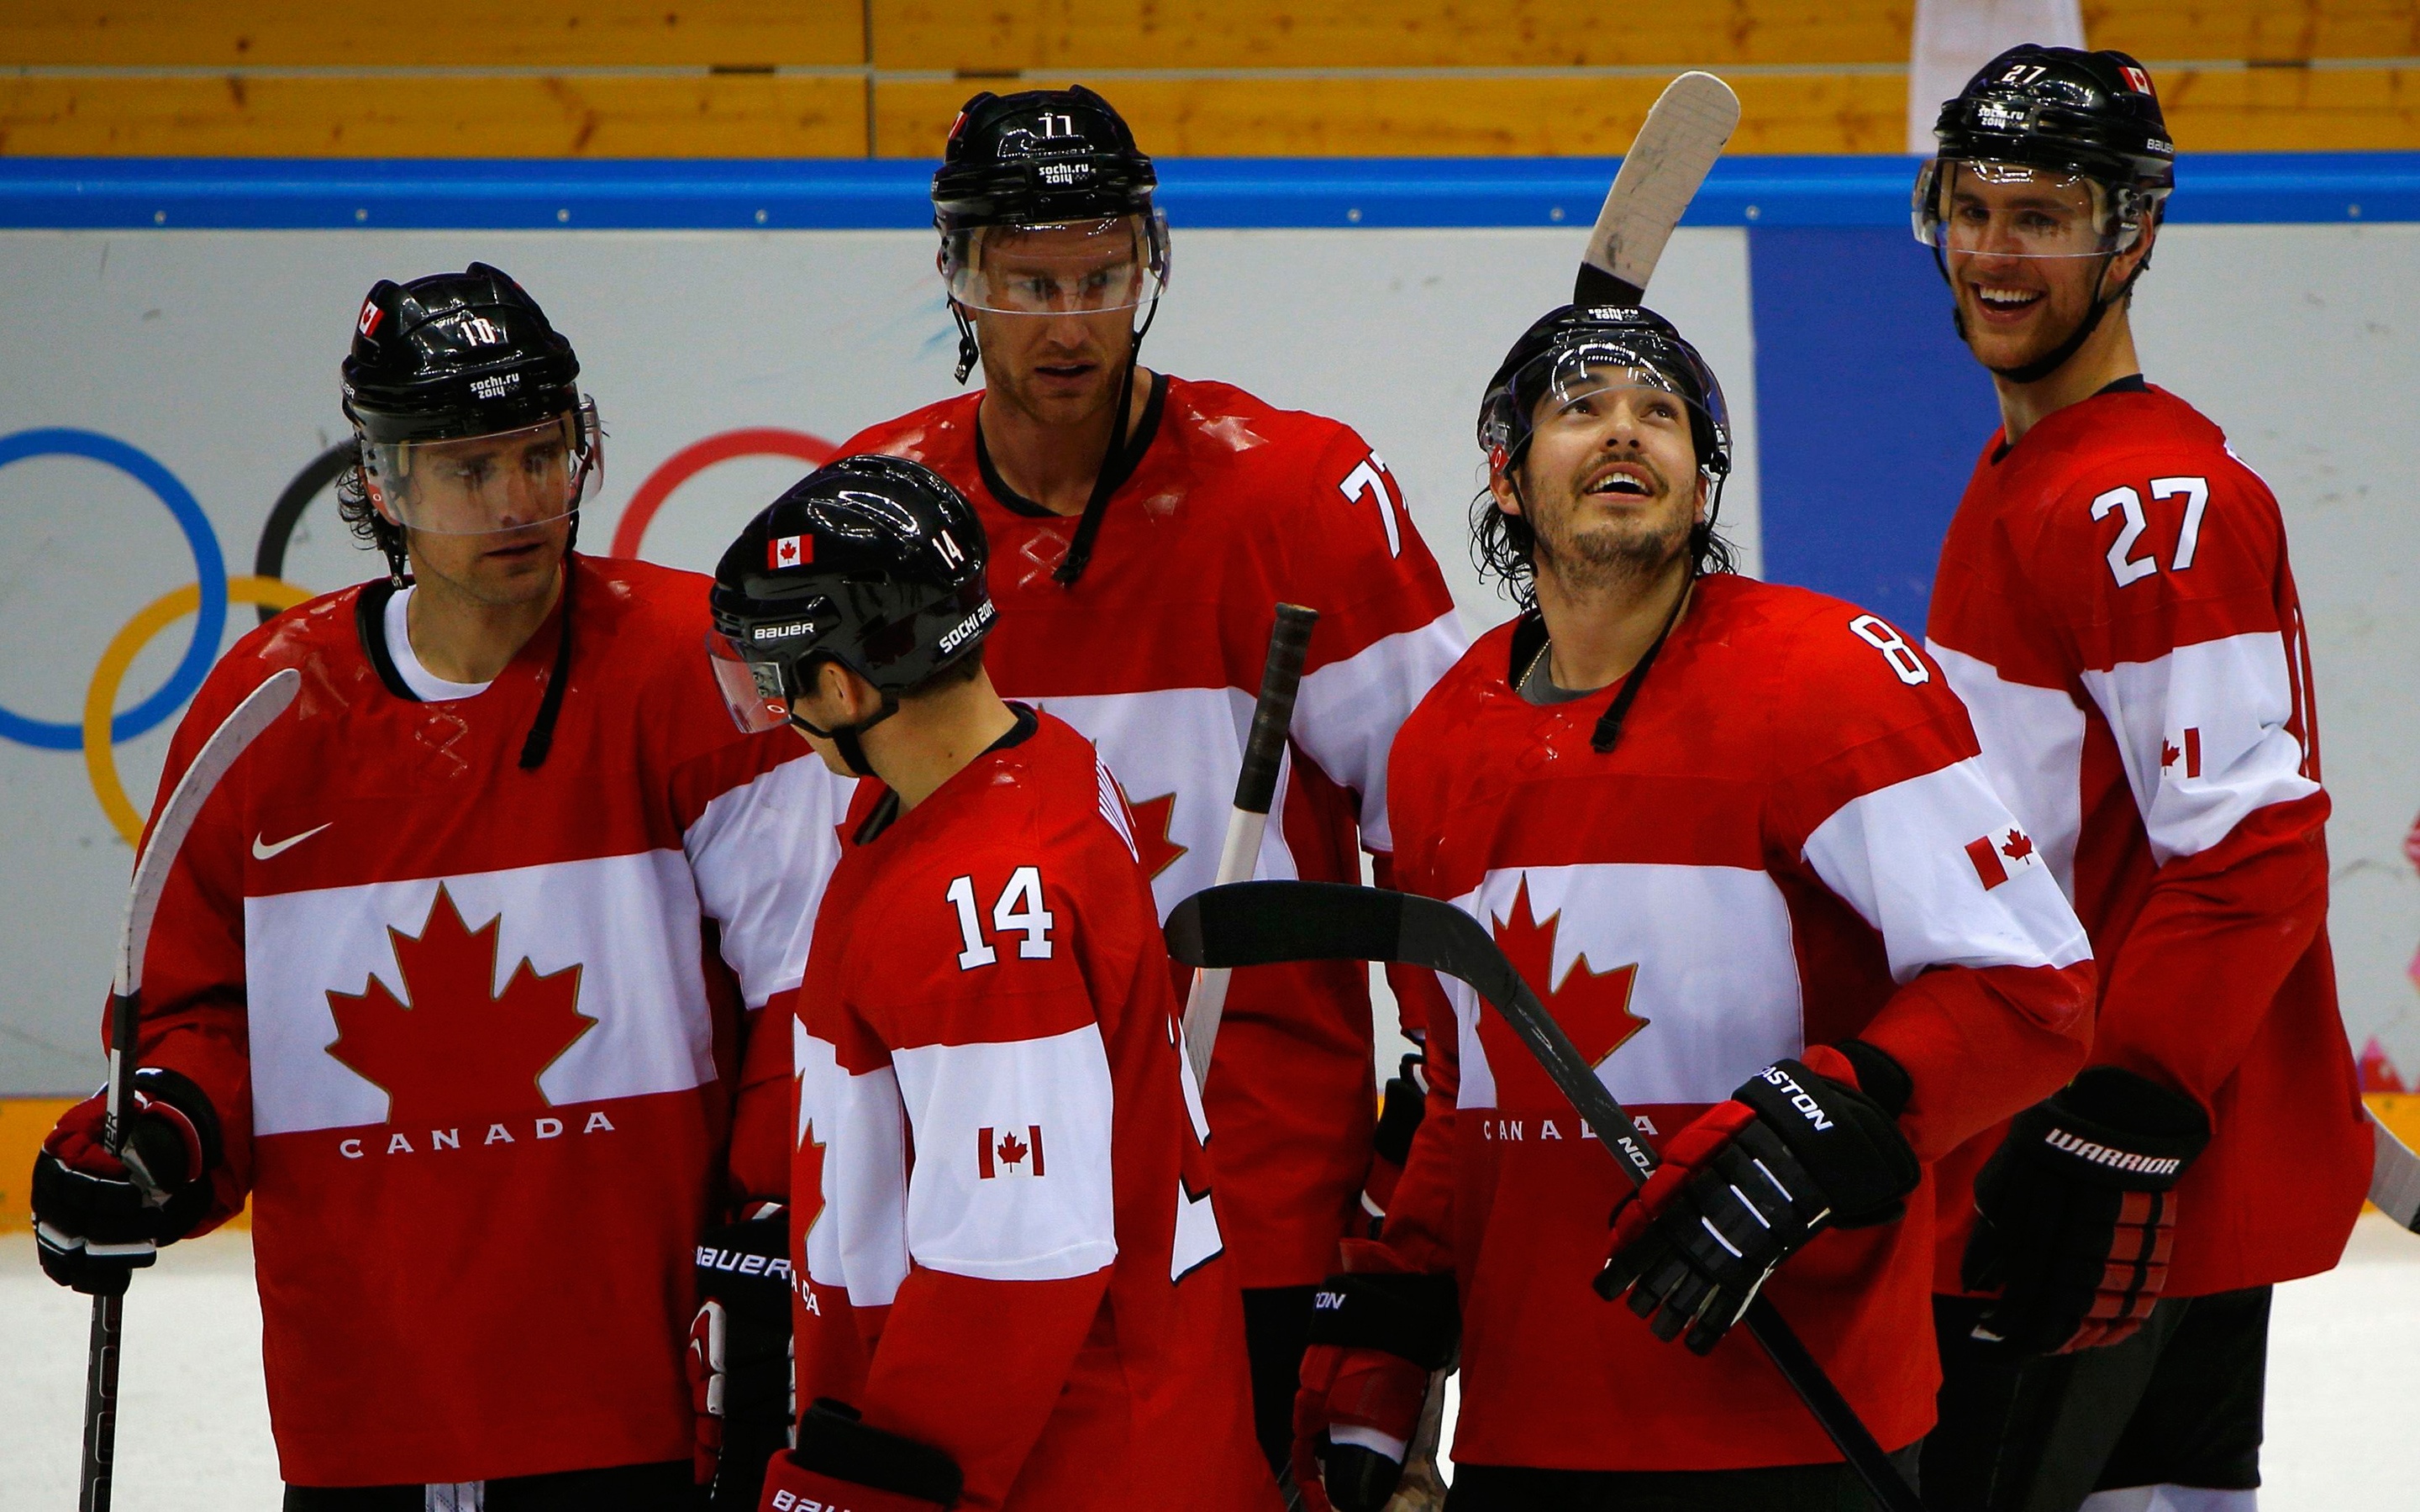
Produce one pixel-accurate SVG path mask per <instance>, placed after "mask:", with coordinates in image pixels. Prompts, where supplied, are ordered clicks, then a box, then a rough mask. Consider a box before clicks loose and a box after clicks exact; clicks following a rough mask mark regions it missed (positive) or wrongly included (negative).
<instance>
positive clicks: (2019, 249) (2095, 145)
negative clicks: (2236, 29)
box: [1909, 43, 2177, 383]
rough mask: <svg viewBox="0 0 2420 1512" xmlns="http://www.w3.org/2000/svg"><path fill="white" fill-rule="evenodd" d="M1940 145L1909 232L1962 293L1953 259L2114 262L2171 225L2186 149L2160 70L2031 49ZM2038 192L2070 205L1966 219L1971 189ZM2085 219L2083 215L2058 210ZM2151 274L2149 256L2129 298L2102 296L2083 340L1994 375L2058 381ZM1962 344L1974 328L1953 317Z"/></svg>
mask: <svg viewBox="0 0 2420 1512" xmlns="http://www.w3.org/2000/svg"><path fill="white" fill-rule="evenodd" d="M1933 135H1934V137H1935V138H1937V139H1938V140H1939V142H1940V144H1941V147H1940V150H1939V152H1938V153H1936V154H1935V155H1934V156H1933V157H1932V158H1931V159H1930V160H1929V161H1927V162H1925V164H1924V166H1923V167H1922V168H1920V169H1918V170H1917V171H1916V191H1915V193H1914V195H1913V196H1912V198H1911V202H1910V205H1909V219H1910V221H1911V223H1912V224H1913V226H1914V228H1915V231H1916V239H1917V240H1918V241H1921V242H1923V243H1924V244H1925V245H1927V246H1929V247H1931V249H1932V256H1933V263H1934V266H1935V267H1937V268H1938V269H1939V270H1940V271H1941V276H1942V278H1943V280H1944V281H1945V282H1948V281H1949V279H1950V274H1949V258H1950V257H1951V256H1953V255H1961V254H1965V255H1988V256H1992V257H2095V258H2098V259H2100V266H2101V270H2102V272H2103V273H2105V272H2106V270H2107V269H2108V266H2109V261H2110V259H2112V258H2114V257H2116V256H2118V255H2120V254H2122V253H2125V252H2127V251H2129V250H2130V249H2132V248H2133V247H2135V246H2136V245H2138V244H2139V243H2140V242H2141V241H2142V240H2143V239H2144V237H2145V236H2146V235H2147V234H2148V233H2149V230H2150V229H2151V228H2153V227H2156V226H2157V225H2158V224H2159V221H2160V214H2161V208H2162V206H2163V205H2164V203H2165V201H2166V199H2167V196H2168V193H2169V191H2171V190H2172V189H2174V188H2175V187H2176V181H2177V176H2176V159H2177V149H2176V144H2175V143H2174V142H2173V141H2171V140H2170V139H2169V137H2168V127H2167V122H2166V120H2165V119H2164V117H2163V116H2162V114H2161V111H2160V100H2159V96H2158V95H2156V94H2155V93H2153V92H2152V88H2151V75H2150V72H2149V70H2148V69H2145V68H2144V67H2143V65H2142V64H2141V63H2139V62H2137V61H2136V60H2135V59H2134V58H2133V56H2131V55H2130V54H2125V53H2119V52H2116V51H2114V50H2107V49H2104V50H2102V51H2101V52H2097V53H2087V52H2085V51H2083V50H2081V49H2078V48H2072V47H2040V46H2036V45H2034V44H2031V43H2027V44H2025V45H2023V46H2019V47H2012V48H2009V50H2008V51H2007V52H2005V53H2002V54H2000V55H1999V56H1998V57H1995V58H1993V60H1992V61H1991V62H1989V63H1987V64H1985V65H1983V68H1982V69H1981V70H1980V71H1979V72H1978V73H1977V74H1976V75H1975V77H1974V78H1972V79H1970V80H1968V81H1967V82H1966V87H1965V88H1963V89H1962V90H1960V91H1959V93H1958V95H1957V97H1956V98H1955V99H1952V100H1946V101H1944V102H1943V104H1942V107H1941V115H1940V117H1939V120H1938V122H1937V123H1936V124H1935V126H1934V127H1933ZM1967 179H1973V180H1976V181H1978V182H1980V183H1996V184H2001V185H2008V184H2010V183H2031V184H2039V185H2041V186H2044V187H2045V188H2049V189H2053V190H2069V191H2071V190H2073V189H2075V188H2079V187H2080V188H2082V189H2084V190H2086V192H2087V193H2084V194H2081V195H2079V194H2075V193H2062V194H2059V195H2057V196H2055V198H2053V199H2052V201H2051V202H2050V204H2049V205H2048V206H2047V207H2043V208H2033V207H2024V206H2011V207H2009V208H2008V209H2006V210H2004V211H1994V210H1993V209H1992V208H1989V207H1988V206H1986V205H1984V204H1983V203H1981V201H1980V198H1979V196H1973V195H1970V196H1968V203H1967V204H1966V205H1965V206H1964V207H1963V208H1962V207H1961V206H1960V204H1959V186H1960V184H1961V183H1962V181H1964V180H1967ZM2062 200H2063V201H2066V202H2068V203H2071V204H2074V205H2076V206H2079V207H2081V206H2086V205H2088V206H2089V207H2090V208H2089V209H2088V210H2085V209H2078V210H2077V211H2074V212H2072V213H2071V212H2068V211H2064V210H2061V209H2059V208H2057V207H2058V204H2059V202H2060V201H2062ZM2149 265H2150V259H2149V256H2148V255H2147V256H2145V258H2144V259H2143V261H2142V262H2141V263H2139V264H2137V265H2136V267H2135V269H2134V270H2133V272H2132V273H2131V274H2130V275H2128V277H2127V279H2126V282H2125V284H2124V285H2121V286H2120V287H2119V288H2118V289H2117V290H2116V291H2114V292H2112V293H2108V294H2102V293H2100V292H2099V285H2098V284H2097V282H2096V285H2095V295H2094V299H2093V302H2092V307H2091V309H2090V310H2089V311H2088V312H2087V313H2086V315H2085V316H2084V318H2083V319H2082V320H2080V321H2079V322H2077V325H2076V328H2075V330H2074V331H2072V332H2070V333H2069V334H2068V336H2067V337H2066V339H2065V340H2063V341H2062V342H2060V343H2059V344H2058V345H2057V346H2056V347H2054V348H2053V349H2052V350H2051V351H2049V352H2048V353H2046V354H2045V355H2043V356H2042V357H2040V358H2039V359H2037V360H2035V361H2033V362H2030V363H2023V364H2020V365H2018V366H2015V367H2009V368H2001V369H1996V371H1998V372H1999V374H2000V376H2001V377H2003V378H2009V379H2010V380H2012V381H2015V382H2019V383H2030V382H2033V381H2035V380H2037V379H2039V378H2046V377H2048V376H2049V375H2050V374H2052V373H2054V372H2055V371H2057V370H2058V368H2059V367H2061V366H2063V365H2064V364H2065V363H2066V362H2067V360H2068V359H2069V358H2071V357H2073V356H2074V355H2075V354H2076V352H2077V351H2079V350H2081V349H2082V347H2083V346H2084V343H2085V341H2086V338H2088V337H2089V336H2090V335H2091V334H2092V332H2093V331H2094V330H2095V329H2096V328H2097V327H2098V326H2099V325H2100V324H2101V318H2102V316H2103V315H2104V314H2105V313H2106V312H2107V310H2108V308H2109V307H2110V306H2111V305H2113V304H2115V303H2118V301H2122V300H2123V299H2125V297H2126V294H2127V292H2128V290H2130V289H2132V288H2133V281H2134V279H2136V278H2139V277H2141V276H2142V272H2143V270H2144V269H2145V268H2148V267H2149ZM1953 319H1955V320H1956V321H1957V323H1958V330H1959V335H1960V337H1961V339H1963V337H1964V335H1965V324H1964V317H1963V316H1959V315H1956V314H1955V313H1954V312H1953Z"/></svg>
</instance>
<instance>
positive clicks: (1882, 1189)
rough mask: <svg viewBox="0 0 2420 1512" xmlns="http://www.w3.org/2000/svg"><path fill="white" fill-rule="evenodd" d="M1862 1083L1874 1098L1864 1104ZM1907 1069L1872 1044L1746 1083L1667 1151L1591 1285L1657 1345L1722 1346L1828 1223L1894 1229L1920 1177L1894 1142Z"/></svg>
mask: <svg viewBox="0 0 2420 1512" xmlns="http://www.w3.org/2000/svg"><path fill="white" fill-rule="evenodd" d="M1861 1086H1862V1087H1869V1088H1874V1090H1875V1094H1876V1095H1871V1096H1869V1095H1868V1093H1867V1092H1866V1091H1864V1090H1861ZM1907 1090H1908V1080H1907V1072H1904V1071H1902V1070H1900V1066H1899V1063H1898V1062H1897V1061H1895V1060H1893V1059H1891V1058H1890V1057H1888V1056H1886V1055H1885V1054H1884V1053H1883V1052H1882V1051H1880V1050H1877V1049H1875V1048H1874V1047H1873V1046H1871V1045H1869V1044H1865V1043H1862V1042H1861V1041H1850V1042H1849V1044H1848V1045H1847V1046H1845V1047H1843V1048H1842V1049H1838V1050H1836V1049H1833V1048H1832V1047H1830V1046H1828V1045H1817V1046H1815V1047H1814V1048H1812V1049H1810V1050H1808V1051H1807V1059H1806V1060H1805V1061H1803V1062H1801V1061H1796V1060H1780V1061H1776V1062H1775V1063H1774V1064H1772V1065H1770V1066H1767V1067H1766V1068H1765V1069H1764V1070H1763V1071H1761V1072H1758V1073H1757V1074H1756V1075H1754V1076H1751V1077H1749V1078H1748V1079H1747V1081H1746V1082H1745V1083H1744V1084H1743V1085H1742V1086H1741V1087H1740V1088H1739V1090H1737V1091H1735V1092H1733V1093H1732V1094H1731V1100H1730V1102H1728V1103H1717V1104H1715V1105H1714V1107H1713V1108H1711V1109H1709V1110H1708V1111H1707V1112H1706V1113H1705V1114H1704V1115H1703V1116H1702V1117H1700V1118H1699V1119H1698V1120H1697V1121H1696V1122H1694V1123H1692V1124H1690V1125H1689V1126H1688V1127H1687V1128H1685V1129H1683V1130H1682V1131H1681V1132H1680V1133H1679V1134H1675V1135H1674V1136H1673V1138H1672V1142H1671V1144H1670V1145H1668V1147H1666V1149H1665V1150H1664V1164H1663V1165H1659V1166H1657V1167H1656V1169H1655V1174H1654V1175H1652V1176H1651V1177H1649V1178H1648V1179H1647V1184H1646V1185H1644V1186H1642V1187H1639V1188H1637V1189H1636V1190H1635V1191H1632V1192H1630V1193H1626V1194H1624V1195H1623V1196H1622V1198H1621V1201H1620V1202H1618V1203H1616V1204H1615V1205H1614V1210H1613V1242H1612V1246H1611V1253H1610V1254H1609V1255H1608V1257H1606V1263H1605V1269H1604V1271H1602V1272H1601V1273H1598V1275H1597V1278H1596V1289H1597V1294H1598V1295H1600V1296H1602V1297H1604V1298H1605V1299H1606V1301H1608V1302H1610V1301H1612V1300H1613V1299H1614V1298H1616V1297H1619V1296H1621V1294H1622V1292H1624V1291H1625V1290H1626V1291H1628V1292H1629V1293H1630V1310H1631V1311H1632V1312H1635V1313H1637V1315H1638V1316H1639V1317H1641V1318H1644V1319H1648V1326H1649V1327H1650V1328H1652V1329H1653V1330H1654V1331H1655V1336H1656V1337H1657V1338H1660V1339H1669V1338H1671V1337H1672V1336H1673V1335H1677V1334H1679V1333H1680V1332H1681V1331H1682V1330H1683V1329H1684V1328H1685V1329H1687V1330H1688V1340H1687V1342H1688V1346H1689V1348H1690V1349H1691V1350H1694V1351H1696V1352H1697V1353H1699V1354H1704V1353H1705V1352H1707V1351H1708V1350H1712V1349H1713V1348H1714V1344H1715V1341H1717V1340H1718V1339H1720V1338H1721V1337H1722V1336H1723V1335H1724V1333H1725V1332H1726V1331H1728V1330H1729V1329H1730V1326H1731V1325H1732V1324H1733V1323H1735V1322H1737V1321H1739V1319H1740V1315H1741V1314H1742V1313H1744V1312H1745V1311H1746V1310H1747V1304H1749V1303H1750V1302H1752V1301H1754V1300H1755V1298H1756V1293H1757V1289H1758V1288H1760V1287H1761V1286H1763V1285H1764V1278H1765V1277H1766V1276H1769V1275H1771V1274H1772V1273H1773V1270H1774V1267H1776V1266H1777V1265H1779V1264H1780V1263H1781V1262H1782V1261H1783V1260H1786V1259H1788V1258H1789V1257H1791V1256H1792V1255H1794V1254H1796V1253H1797V1252H1798V1250H1799V1249H1800V1248H1801V1247H1803V1246H1804V1245H1805V1244H1806V1243H1807V1241H1808V1240H1810V1239H1812V1238H1814V1237H1815V1236H1816V1235H1817V1234H1818V1233H1820V1232H1822V1231H1823V1229H1824V1228H1826V1227H1842V1228H1856V1227H1866V1226H1868V1225H1871V1224H1880V1223H1888V1222H1891V1221H1892V1220H1894V1219H1896V1218H1898V1217H1899V1216H1900V1214H1901V1213H1902V1212H1904V1211H1906V1203H1905V1201H1904V1199H1905V1198H1906V1196H1907V1195H1908V1194H1909V1193H1911V1192H1913V1191H1915V1190H1916V1182H1917V1180H1919V1179H1920V1178H1921V1176H1922V1174H1923V1172H1922V1167H1921V1166H1920V1165H1918V1163H1917V1161H1916V1151H1915V1150H1914V1149H1911V1148H1910V1147H1909V1145H1908V1142H1907V1139H1906V1137H1905V1136H1904V1135H1902V1134H1900V1132H1899V1123H1898V1117H1897V1115H1898V1110H1899V1109H1900V1108H1902V1107H1904V1106H1906V1103H1907Z"/></svg>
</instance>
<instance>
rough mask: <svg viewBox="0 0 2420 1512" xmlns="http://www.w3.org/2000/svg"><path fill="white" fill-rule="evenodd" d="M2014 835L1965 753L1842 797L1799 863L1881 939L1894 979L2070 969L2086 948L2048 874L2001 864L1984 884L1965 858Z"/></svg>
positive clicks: (2010, 820)
mask: <svg viewBox="0 0 2420 1512" xmlns="http://www.w3.org/2000/svg"><path fill="white" fill-rule="evenodd" d="M2070 785H2071V787H2072V783H2071V784H2070ZM2022 828H2023V826H2022V825H2018V824H2017V822H2016V820H2015V819H2014V817H2013V816H2011V815H2010V814H2009V809H2008V805H2006V804H2005V803H2003V802H2002V801H2001V799H2000V795H1998V794H1997V793H1996V792H1994V791H1993V787H1992V783H1991V780H1990V779H1989V778H1988V777H1987V776H1986V775H1985V774H1984V770H1983V764H1982V763H1981V762H1980V761H1978V760H1976V759H1974V758H1971V757H1970V758H1968V759H1967V760H1965V761H1962V762H1958V763H1955V764H1951V765H1948V766H1944V767H1940V768H1938V769H1936V770H1933V771H1930V772H1927V773H1925V774H1923V775H1922V776H1920V777H1912V778H1909V779H1906V780H1905V781H1901V782H1894V783H1892V784H1891V785H1890V786H1888V787H1885V788H1877V789H1875V790H1874V791H1873V792H1871V793H1867V794H1861V795H1858V796H1857V797H1854V798H1852V799H1850V800H1849V801H1848V802H1847V803H1844V804H1842V805H1841V806H1840V807H1839V809H1838V810H1836V811H1835V812H1834V813H1833V815H1832V816H1831V817H1830V818H1829V819H1826V820H1824V821H1823V823H1822V824H1821V825H1817V826H1815V832H1814V833H1813V834H1811V835H1809V836H1807V848H1806V852H1805V855H1806V857H1807V864H1808V865H1810V866H1812V867H1813V868H1814V869H1815V874H1816V875H1817V876H1820V877H1822V878H1823V885H1824V886H1825V887H1829V888H1830V889H1831V890H1832V891H1833V893H1834V894H1835V895H1837V896H1838V897H1839V898H1840V899H1841V900H1842V901H1843V902H1845V903H1848V904H1849V906H1850V907H1852V908H1854V909H1855V910H1856V911H1857V915H1858V917H1859V918H1863V919H1864V920H1865V921H1866V922H1867V923H1868V924H1869V925H1871V926H1872V927H1873V928H1874V930H1875V931H1876V932H1877V933H1880V934H1881V935H1882V937H1883V948H1884V950H1885V952H1886V954H1887V955H1888V957H1889V959H1890V971H1891V980H1894V981H1897V982H1900V983H1902V984H1904V983H1906V982H1908V981H1910V980H1914V979H1915V978H1916V974H1917V973H1919V972H1923V971H1928V970H1931V968H1933V967H1935V966H1974V967H1985V966H2044V965H2053V966H2071V965H2073V964H2075V963H2077V962H2079V961H2082V960H2085V959H2086V958H2087V957H2088V956H2090V955H2091V953H2092V946H2091V942H2090V941H2089V940H2087V939H2086V937H2085V933H2084V926H2083V925H2081V924H2079V923H2077V922H2076V918H2075V910H2074V909H2073V908H2071V907H2070V906H2069V904H2068V902H2067V898H2066V896H2065V895H2064V894H2062V893H2061V892H2060V891H2059V888H2058V884H2057V881H2056V879H2055V878H2054V877H2053V876H2052V875H2051V873H2050V870H2049V869H2048V868H2047V867H2042V866H2022V867H2009V868H2008V870H2007V881H2005V882H2002V883H1998V884H1996V885H1994V886H1992V887H1986V886H1985V885H1984V880H1983V878H1982V877H1981V875H1980V874H1978V872H1977V871H1976V867H1975V862H1974V861H1973V860H1971V859H1970V858H1969V857H1968V856H1967V854H1966V846H1967V845H1968V844H1969V843H1971V842H1972V841H1976V840H1978V839H1982V838H1985V837H1991V838H1993V840H1995V841H2000V839H2001V837H2006V836H2008V835H2009V832H2010V831H2011V830H2012V829H2014V830H2022ZM2030 838H2031V837H2030V836H2024V837H2023V838H2022V839H2021V840H2020V841H2019V843H2023V841H2024V840H2030ZM2003 842H2005V841H2003Z"/></svg>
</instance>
